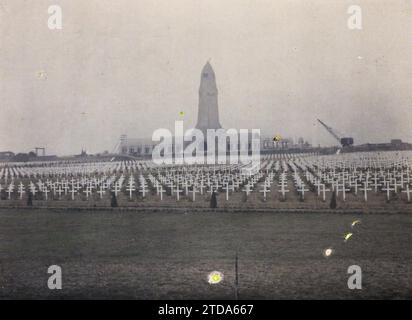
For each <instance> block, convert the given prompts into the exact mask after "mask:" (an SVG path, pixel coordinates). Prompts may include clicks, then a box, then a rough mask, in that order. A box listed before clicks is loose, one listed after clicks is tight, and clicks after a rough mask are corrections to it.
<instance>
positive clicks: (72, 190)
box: [70, 185, 77, 200]
mask: <svg viewBox="0 0 412 320" xmlns="http://www.w3.org/2000/svg"><path fill="white" fill-rule="evenodd" d="M70 193H71V194H72V200H74V195H75V194H76V193H77V190H76V188H75V186H74V185H73V186H72V189H71V190H70Z"/></svg>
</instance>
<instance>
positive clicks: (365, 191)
mask: <svg viewBox="0 0 412 320" xmlns="http://www.w3.org/2000/svg"><path fill="white" fill-rule="evenodd" d="M361 190H362V191H363V198H364V199H365V202H367V201H368V191H369V190H372V189H371V188H368V182H367V181H364V183H363V188H361Z"/></svg>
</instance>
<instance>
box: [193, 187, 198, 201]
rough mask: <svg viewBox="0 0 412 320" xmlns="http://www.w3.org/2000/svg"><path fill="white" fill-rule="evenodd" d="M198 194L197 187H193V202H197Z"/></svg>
mask: <svg viewBox="0 0 412 320" xmlns="http://www.w3.org/2000/svg"><path fill="white" fill-rule="evenodd" d="M196 192H197V190H196V187H195V186H193V189H192V200H193V202H195V200H196Z"/></svg>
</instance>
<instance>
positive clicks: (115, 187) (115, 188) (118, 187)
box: [112, 182, 121, 197]
mask: <svg viewBox="0 0 412 320" xmlns="http://www.w3.org/2000/svg"><path fill="white" fill-rule="evenodd" d="M120 189H121V187H120V184H119V183H118V182H117V183H115V185H114V190H112V191H113V192H114V195H115V196H116V197H117V194H118V193H119V192H120Z"/></svg>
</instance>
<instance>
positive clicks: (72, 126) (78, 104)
mask: <svg viewBox="0 0 412 320" xmlns="http://www.w3.org/2000/svg"><path fill="white" fill-rule="evenodd" d="M52 4H58V5H60V6H61V8H62V11H63V29H62V30H49V29H48V27H47V20H48V17H49V14H48V12H47V9H48V6H49V5H52ZM352 4H356V5H360V6H361V8H362V14H363V20H362V21H363V29H362V30H350V29H348V27H347V19H348V17H349V15H348V14H347V12H346V11H347V8H348V7H349V6H350V5H352ZM0 29H1V31H0V32H1V33H0V81H1V82H0V111H1V116H0V150H12V151H24V152H28V151H30V150H31V148H33V147H35V146H45V147H46V148H47V153H49V154H56V153H57V154H71V153H79V152H80V149H81V148H82V147H85V148H86V149H87V150H88V151H90V152H99V151H103V150H109V151H111V150H112V149H113V147H114V145H115V144H116V142H117V140H118V138H119V136H120V134H122V133H126V134H127V135H128V136H130V137H151V135H152V133H153V130H155V129H157V128H162V127H164V128H173V126H174V120H175V119H179V118H180V117H179V112H180V111H184V112H185V116H184V120H185V126H186V128H191V127H193V126H194V125H195V124H196V120H197V105H198V88H199V81H200V71H201V69H202V67H203V65H204V64H205V63H206V61H207V60H208V59H210V62H211V64H212V66H213V68H214V70H215V73H216V77H217V85H218V90H219V110H220V122H221V124H222V125H223V126H224V127H225V128H260V129H262V132H263V133H266V134H270V135H274V134H277V133H278V134H281V135H283V136H295V137H298V136H303V137H305V138H306V139H307V140H309V141H310V142H313V143H316V144H317V143H322V144H330V143H332V142H333V139H331V138H330V137H329V135H328V134H327V133H326V132H325V131H324V129H322V128H319V126H318V125H315V121H316V118H320V119H322V120H324V121H325V122H326V123H328V124H330V125H331V126H333V127H336V128H337V129H338V130H339V131H341V132H342V133H346V134H350V135H352V136H353V137H354V139H355V143H363V142H368V141H371V142H383V141H388V140H390V139H391V138H402V139H404V140H407V141H410V142H412V126H411V125H412V110H411V107H412V97H411V96H412V81H411V79H412V38H411V35H412V1H411V0H368V1H366V0H357V1H346V0H333V1H331V0H313V1H309V0H305V1H303V0H302V1H297V0H295V1H293V0H288V1H281V0H276V1H275V0H272V1H269V0H266V1H258V0H173V1H172V0H168V1H166V0H163V1H156V0H134V1H132V0H110V1H108V0H87V1H86V0H53V1H51V0H47V1H43V0H35V1H34V0H31V1H23V0H0Z"/></svg>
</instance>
